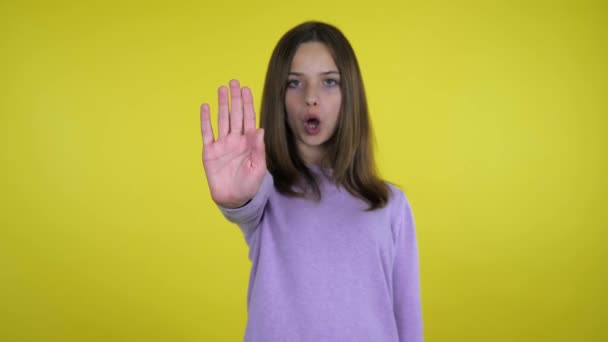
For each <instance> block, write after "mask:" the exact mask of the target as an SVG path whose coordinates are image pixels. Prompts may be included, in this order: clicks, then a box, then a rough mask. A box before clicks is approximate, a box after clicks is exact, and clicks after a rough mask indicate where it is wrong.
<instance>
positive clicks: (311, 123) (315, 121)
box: [306, 118, 321, 128]
mask: <svg viewBox="0 0 608 342" xmlns="http://www.w3.org/2000/svg"><path fill="white" fill-rule="evenodd" d="M320 123H321V122H320V121H319V119H317V118H309V119H307V120H306V126H308V127H310V128H317V126H319V124H320Z"/></svg>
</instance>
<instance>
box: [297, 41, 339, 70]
mask: <svg viewBox="0 0 608 342" xmlns="http://www.w3.org/2000/svg"><path fill="white" fill-rule="evenodd" d="M330 70H337V67H336V63H335V61H334V58H333V57H332V55H331V52H330V50H329V48H328V47H327V46H326V45H325V44H323V43H320V42H309V43H302V44H300V46H299V47H298V49H297V50H296V53H295V55H294V56H293V60H292V61H291V71H296V72H306V71H309V72H312V71H330Z"/></svg>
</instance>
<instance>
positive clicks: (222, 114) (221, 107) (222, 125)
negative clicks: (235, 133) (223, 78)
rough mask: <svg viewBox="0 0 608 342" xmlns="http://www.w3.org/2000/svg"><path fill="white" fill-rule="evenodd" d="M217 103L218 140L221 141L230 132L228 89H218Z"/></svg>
mask: <svg viewBox="0 0 608 342" xmlns="http://www.w3.org/2000/svg"><path fill="white" fill-rule="evenodd" d="M217 103H218V115H217V126H218V127H217V128H218V139H221V138H223V137H225V136H226V135H228V132H229V131H230V117H229V113H228V88H226V87H224V86H221V87H219V89H218V90H217Z"/></svg>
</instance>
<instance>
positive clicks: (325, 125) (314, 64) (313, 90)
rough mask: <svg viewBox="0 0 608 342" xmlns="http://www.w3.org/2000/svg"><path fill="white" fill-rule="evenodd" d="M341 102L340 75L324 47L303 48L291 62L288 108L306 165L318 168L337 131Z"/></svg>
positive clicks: (288, 121)
mask: <svg viewBox="0 0 608 342" xmlns="http://www.w3.org/2000/svg"><path fill="white" fill-rule="evenodd" d="M341 101H342V93H341V91H340V73H339V72H338V68H337V67H336V63H335V62H334V59H333V57H332V56H331V54H330V52H329V50H328V49H327V47H326V46H325V44H323V43H319V42H310V43H303V44H301V45H300V46H299V47H298V50H296V53H295V55H294V57H293V61H292V62H291V68H290V71H289V76H288V79H287V92H286V93H285V108H286V110H287V123H288V125H289V128H290V129H291V132H292V133H293V136H294V137H295V139H296V145H297V147H298V152H299V154H300V158H302V160H304V162H306V163H309V164H319V162H320V161H321V159H322V158H323V155H324V153H325V150H324V147H323V144H324V143H325V142H326V141H328V140H329V139H330V138H331V137H332V135H333V134H334V131H335V130H336V123H337V122H338V116H339V113H340V104H341Z"/></svg>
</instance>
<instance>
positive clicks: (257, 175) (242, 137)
mask: <svg viewBox="0 0 608 342" xmlns="http://www.w3.org/2000/svg"><path fill="white" fill-rule="evenodd" d="M229 84H230V100H231V102H230V109H228V89H227V88H226V87H225V86H221V87H220V88H219V89H218V105H219V112H218V119H217V121H218V138H217V140H215V138H214V136H213V130H212V129H211V119H210V117H209V105H208V104H207V103H203V104H202V105H201V133H202V135H203V166H204V168H205V174H206V175H207V182H208V184H209V191H210V192H211V197H212V198H213V200H214V201H215V203H217V204H218V205H220V206H222V207H225V208H238V207H240V206H242V205H244V204H245V203H247V201H249V200H250V199H251V198H253V197H254V196H255V194H256V193H257V192H258V190H259V188H260V185H261V184H262V181H263V180H264V175H265V173H266V158H265V153H264V130H263V129H262V128H258V129H256V128H255V110H254V108H253V96H252V95H251V90H249V88H247V87H245V88H243V89H241V86H240V84H239V82H238V81H237V80H232V81H230V83H229Z"/></svg>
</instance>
